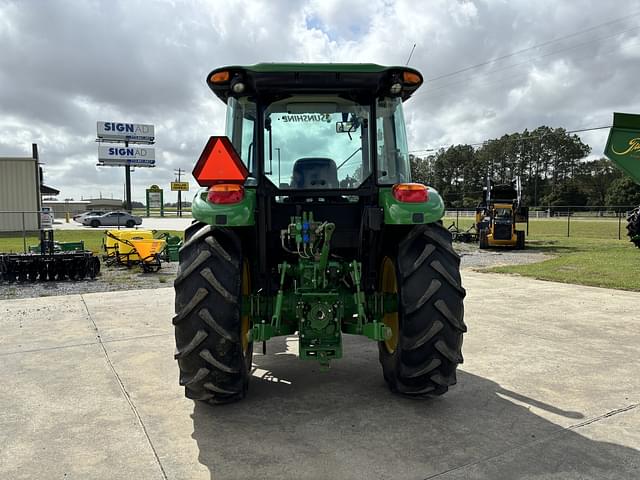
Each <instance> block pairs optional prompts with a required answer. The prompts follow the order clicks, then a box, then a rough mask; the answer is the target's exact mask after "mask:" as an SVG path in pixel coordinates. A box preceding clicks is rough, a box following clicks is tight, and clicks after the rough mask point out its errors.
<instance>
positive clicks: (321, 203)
mask: <svg viewBox="0 0 640 480" xmlns="http://www.w3.org/2000/svg"><path fill="white" fill-rule="evenodd" d="M422 81H423V80H422V75H421V74H420V73H419V72H418V71H416V70H414V69H412V68H409V67H384V66H380V65H375V64H258V65H252V66H244V67H243V66H228V67H222V68H218V69H215V70H213V71H212V72H211V73H210V74H209V76H208V77H207V83H208V85H209V87H210V88H211V90H212V91H213V93H214V94H215V95H216V96H217V97H218V98H219V99H220V100H221V101H223V102H224V103H225V104H226V130H225V135H224V136H217V137H211V138H209V140H208V142H207V143H206V146H205V148H204V150H203V152H202V155H201V156H200V158H199V159H198V161H197V162H196V166H195V168H194V171H193V175H194V177H195V179H196V180H197V182H198V183H199V184H200V186H201V187H202V188H201V189H200V190H199V191H198V192H197V194H196V196H195V198H194V201H193V204H192V214H193V217H194V220H195V221H194V223H193V225H192V226H191V227H189V229H188V230H187V231H186V232H185V243H184V246H183V248H182V249H181V250H180V273H179V274H178V278H177V279H176V281H175V288H176V317H174V324H175V325H176V346H177V354H176V358H177V359H178V363H179V366H180V371H181V377H180V381H181V383H182V384H183V385H184V386H185V391H186V395H187V396H188V397H189V398H194V399H198V400H206V401H210V402H212V403H217V402H223V401H233V400H237V399H239V398H242V397H243V396H244V394H245V392H246V387H247V382H248V379H249V375H250V373H248V372H250V371H251V355H252V352H253V345H254V344H256V343H257V344H262V347H263V351H266V343H267V341H268V340H269V339H271V338H273V337H276V336H283V335H295V334H296V333H297V335H298V355H299V357H300V358H302V359H308V360H314V361H317V362H319V364H320V366H321V368H322V369H327V368H328V367H329V364H330V362H331V361H334V360H338V359H340V358H341V357H342V354H343V349H342V335H343V334H353V335H362V336H364V337H366V338H369V339H370V340H373V341H376V342H378V345H379V349H380V361H381V363H382V367H383V370H384V372H385V373H384V376H385V378H386V379H387V382H388V384H389V387H390V388H391V389H392V390H393V391H396V392H399V393H403V394H406V395H412V396H424V395H431V394H434V395H438V394H441V393H444V392H445V391H446V390H447V389H448V387H449V386H450V385H453V384H454V383H455V368H456V366H457V364H458V363H460V362H461V361H462V356H461V353H460V348H461V345H462V333H463V332H464V331H465V330H466V327H465V325H464V322H463V320H462V315H463V306H462V299H463V297H464V289H463V288H462V286H461V283H460V274H459V263H460V259H459V257H458V255H457V254H456V253H455V251H454V250H453V248H452V247H451V235H450V234H449V232H448V231H447V230H446V229H444V228H443V227H442V225H441V219H442V217H443V215H444V203H443V201H442V198H441V197H440V195H439V194H438V192H437V191H435V190H434V189H432V188H430V187H427V186H426V185H422V184H418V183H413V182H412V181H411V168H410V163H409V147H408V144H407V135H406V131H405V122H404V115H403V103H404V102H405V101H407V100H408V99H409V98H410V97H411V95H412V94H413V93H414V92H415V91H416V90H417V89H418V88H419V87H420V85H421V84H422ZM427 367H428V368H427Z"/></svg>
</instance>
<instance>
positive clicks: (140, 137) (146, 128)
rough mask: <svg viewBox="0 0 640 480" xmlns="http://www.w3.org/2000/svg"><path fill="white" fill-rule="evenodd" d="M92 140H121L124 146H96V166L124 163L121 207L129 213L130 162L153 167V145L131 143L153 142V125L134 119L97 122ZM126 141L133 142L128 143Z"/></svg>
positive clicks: (117, 165) (109, 141) (114, 141)
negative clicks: (95, 136) (123, 188)
mask: <svg viewBox="0 0 640 480" xmlns="http://www.w3.org/2000/svg"><path fill="white" fill-rule="evenodd" d="M96 142H101V143H102V142H108V143H121V144H122V143H124V148H122V147H116V146H100V147H99V148H98V162H99V163H98V166H100V167H124V182H125V197H126V198H125V209H126V210H127V211H128V212H129V213H131V166H135V167H155V163H156V160H155V150H154V149H153V148H150V147H136V146H135V145H136V144H143V145H153V144H154V143H155V128H154V126H153V125H147V124H138V123H117V122H98V124H97V138H96ZM130 143H131V144H133V145H134V146H132V147H130V146H129V144H130ZM147 204H148V201H147ZM162 213H164V212H162ZM147 215H148V207H147Z"/></svg>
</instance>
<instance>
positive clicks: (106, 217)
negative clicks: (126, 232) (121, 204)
mask: <svg viewBox="0 0 640 480" xmlns="http://www.w3.org/2000/svg"><path fill="white" fill-rule="evenodd" d="M82 224H83V225H88V226H90V227H93V228H98V227H129V228H133V227H135V226H136V225H141V224H142V218H140V217H136V216H135V215H131V214H130V213H127V212H108V213H105V214H103V215H92V216H86V217H84V218H83V219H82Z"/></svg>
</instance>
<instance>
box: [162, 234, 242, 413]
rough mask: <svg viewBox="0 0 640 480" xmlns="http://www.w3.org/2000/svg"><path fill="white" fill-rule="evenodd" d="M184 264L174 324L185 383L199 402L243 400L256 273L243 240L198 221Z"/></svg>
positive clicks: (182, 258) (187, 243) (188, 241)
mask: <svg viewBox="0 0 640 480" xmlns="http://www.w3.org/2000/svg"><path fill="white" fill-rule="evenodd" d="M179 261H180V265H179V270H178V275H177V278H176V280H175V282H174V287H175V291H176V305H175V307H176V316H175V317H174V318H173V324H174V325H175V338H176V355H175V358H176V359H177V360H178V366H179V368H180V385H182V386H184V387H185V395H186V397H187V398H191V399H193V400H202V401H206V402H208V403H214V404H215V403H228V402H233V401H236V400H240V399H242V398H243V397H244V396H245V394H246V392H247V389H248V384H249V377H250V375H251V356H252V352H253V345H252V344H251V343H249V342H248V340H247V333H248V330H249V319H248V317H247V316H242V309H241V301H242V296H243V294H244V295H248V294H249V293H250V286H249V277H250V273H249V268H248V263H247V262H246V261H245V260H244V258H243V255H242V248H241V244H240V240H239V239H238V237H237V236H236V234H235V233H234V232H233V231H231V230H228V229H221V228H215V227H212V226H211V225H206V224H203V223H194V224H192V225H191V226H190V227H189V228H188V229H187V231H186V232H185V244H184V245H183V246H182V248H181V249H180V253H179Z"/></svg>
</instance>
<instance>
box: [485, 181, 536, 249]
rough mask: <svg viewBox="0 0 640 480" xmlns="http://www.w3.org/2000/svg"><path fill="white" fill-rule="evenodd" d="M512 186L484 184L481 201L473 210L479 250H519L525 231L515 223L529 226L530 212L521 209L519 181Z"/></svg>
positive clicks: (522, 243) (526, 209) (523, 241)
mask: <svg viewBox="0 0 640 480" xmlns="http://www.w3.org/2000/svg"><path fill="white" fill-rule="evenodd" d="M515 183H516V186H515V187H514V186H513V185H491V182H490V181H489V180H487V186H486V187H485V188H484V198H483V201H482V202H480V204H479V205H478V207H477V208H476V230H477V232H478V239H479V241H480V248H481V249H485V248H491V247H512V248H515V249H517V250H522V249H523V248H524V244H525V231H524V230H517V229H516V225H517V224H518V223H528V222H529V209H528V207H525V206H523V205H522V194H521V192H522V188H521V184H520V179H519V178H517V179H516V182H515Z"/></svg>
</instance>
